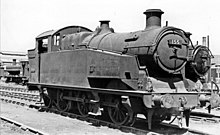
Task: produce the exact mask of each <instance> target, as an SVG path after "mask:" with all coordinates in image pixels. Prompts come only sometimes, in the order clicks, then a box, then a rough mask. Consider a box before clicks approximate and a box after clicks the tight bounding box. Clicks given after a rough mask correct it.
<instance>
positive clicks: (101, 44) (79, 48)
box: [28, 9, 220, 129]
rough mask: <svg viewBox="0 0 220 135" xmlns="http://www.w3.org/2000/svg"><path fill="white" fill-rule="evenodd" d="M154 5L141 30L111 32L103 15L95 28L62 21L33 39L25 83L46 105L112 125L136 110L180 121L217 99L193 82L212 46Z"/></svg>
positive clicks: (129, 119) (127, 121) (128, 120)
mask: <svg viewBox="0 0 220 135" xmlns="http://www.w3.org/2000/svg"><path fill="white" fill-rule="evenodd" d="M163 13H164V12H163V11H161V10H160V9H149V10H146V11H145V12H144V14H145V15H146V28H145V29H144V30H140V31H135V32H130V33H116V32H114V29H113V28H110V27H109V21H108V20H104V21H100V27H98V28H96V30H95V31H91V30H90V29H88V28H86V27H82V26H68V27H64V28H61V29H59V30H50V31H46V32H44V33H42V34H40V35H39V36H37V37H36V47H35V49H32V50H28V58H29V66H30V69H29V72H30V76H29V82H28V86H29V88H31V87H37V88H38V89H39V91H40V93H41V96H42V98H43V99H44V103H45V106H46V107H48V108H50V107H52V106H55V107H57V109H59V110H60V111H76V112H78V113H79V114H80V115H82V116H84V117H87V116H88V115H90V114H95V115H104V116H108V117H109V118H110V120H111V121H112V122H113V123H115V124H118V125H132V124H133V123H134V122H135V118H136V116H137V114H143V115H144V116H145V117H146V121H147V122H148V128H149V129H151V127H152V123H154V122H161V121H163V120H170V119H171V116H173V115H174V116H178V117H179V118H180V119H182V118H184V117H185V119H186V125H187V126H188V125H189V116H190V112H191V110H192V109H193V108H195V107H197V106H198V105H199V104H201V103H203V102H205V103H208V104H210V107H211V108H213V107H216V106H218V105H219V102H220V99H219V96H218V95H217V94H215V93H212V94H210V93H200V92H199V89H198V88H197V87H196V82H197V81H198V80H200V78H201V77H202V76H204V75H205V74H206V73H207V71H208V70H209V68H210V65H211V57H212V55H211V52H210V50H209V49H208V48H207V47H205V46H193V44H192V42H191V40H190V35H191V33H189V32H185V31H184V30H182V29H179V28H175V27H171V26H163V27H161V15H162V14H163Z"/></svg>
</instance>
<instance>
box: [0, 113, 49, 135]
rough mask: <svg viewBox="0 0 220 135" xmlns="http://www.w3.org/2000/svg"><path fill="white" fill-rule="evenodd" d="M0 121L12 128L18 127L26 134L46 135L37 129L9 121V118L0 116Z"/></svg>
mask: <svg viewBox="0 0 220 135" xmlns="http://www.w3.org/2000/svg"><path fill="white" fill-rule="evenodd" d="M0 119H1V120H2V121H4V122H6V123H9V124H12V125H13V126H16V127H18V128H19V129H22V130H23V131H24V132H25V133H27V134H29V133H32V134H36V135H48V134H47V133H44V132H42V131H40V130H38V129H35V128H33V127H30V126H27V125H24V124H22V123H20V122H17V121H14V120H12V119H9V118H6V117H3V116H0Z"/></svg>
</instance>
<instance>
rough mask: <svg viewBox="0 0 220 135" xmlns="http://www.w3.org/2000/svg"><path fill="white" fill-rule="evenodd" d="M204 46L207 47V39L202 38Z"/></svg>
mask: <svg viewBox="0 0 220 135" xmlns="http://www.w3.org/2000/svg"><path fill="white" fill-rule="evenodd" d="M202 45H203V46H206V37H202Z"/></svg>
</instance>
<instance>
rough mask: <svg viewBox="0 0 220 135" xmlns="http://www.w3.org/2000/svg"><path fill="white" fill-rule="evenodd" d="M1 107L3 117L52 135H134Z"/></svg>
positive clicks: (5, 131) (48, 115) (69, 119)
mask: <svg viewBox="0 0 220 135" xmlns="http://www.w3.org/2000/svg"><path fill="white" fill-rule="evenodd" d="M0 105H1V116H4V117H7V118H10V119H12V120H15V121H17V122H20V123H23V124H25V125H27V126H30V127H33V128H35V129H38V130H40V131H42V132H45V133H48V134H51V135H73V134H74V135H132V133H124V132H121V131H120V130H117V129H111V128H108V127H104V126H100V127H96V126H93V125H92V124H91V123H88V122H84V121H80V120H77V119H72V118H68V117H63V116H59V115H56V114H52V113H47V112H38V111H37V110H34V109H30V108H27V107H22V106H18V105H14V104H8V103H4V102H2V101H0ZM1 125H2V124H1ZM8 133H9V131H8V130H1V131H0V134H1V135H2V134H5V135H6V134H8ZM18 134H19V132H18Z"/></svg>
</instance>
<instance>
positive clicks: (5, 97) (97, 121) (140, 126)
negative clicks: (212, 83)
mask: <svg viewBox="0 0 220 135" xmlns="http://www.w3.org/2000/svg"><path fill="white" fill-rule="evenodd" d="M14 93H15V94H14ZM19 94H20V95H25V96H23V97H22V98H19V96H18V95H19ZM0 95H1V100H2V101H4V102H7V103H13V104H17V105H21V106H28V107H29V108H35V109H38V110H39V111H46V112H52V113H55V114H59V115H62V116H67V117H70V118H76V119H79V120H82V121H87V122H90V123H92V124H93V125H95V126H107V127H110V128H115V129H119V130H121V131H123V132H130V133H134V134H148V133H156V134H157V133H166V132H167V131H168V130H167V129H169V131H171V130H172V132H175V131H177V132H178V133H180V132H182V133H185V132H189V133H192V134H207V133H204V132H201V131H197V130H194V129H188V128H179V127H178V126H177V125H172V124H166V123H162V124H160V125H157V127H153V128H152V130H150V131H149V130H147V129H146V127H147V123H146V122H145V121H146V120H143V119H141V118H138V117H137V122H136V123H135V124H134V125H133V126H132V127H130V126H119V125H116V124H114V123H112V122H110V121H108V120H105V118H103V117H97V116H90V117H83V116H81V115H78V114H75V113H68V112H62V111H58V110H57V109H55V108H50V109H48V108H46V107H44V106H43V104H41V105H39V104H36V101H39V100H36V95H38V99H39V94H37V92H31V93H30V92H28V91H27V90H24V89H19V90H18V89H17V90H13V88H11V87H10V90H9V91H7V88H6V87H5V88H4V89H1V90H0ZM27 95H28V96H27ZM33 95H34V96H33ZM33 97H34V98H33ZM25 98H27V99H25ZM21 99H22V100H21ZM31 99H33V100H31ZM24 101H27V102H24ZM30 101H31V102H30ZM29 102H30V103H29ZM193 118H194V119H195V118H197V119H199V118H198V117H196V116H193ZM168 134H169V133H168Z"/></svg>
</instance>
